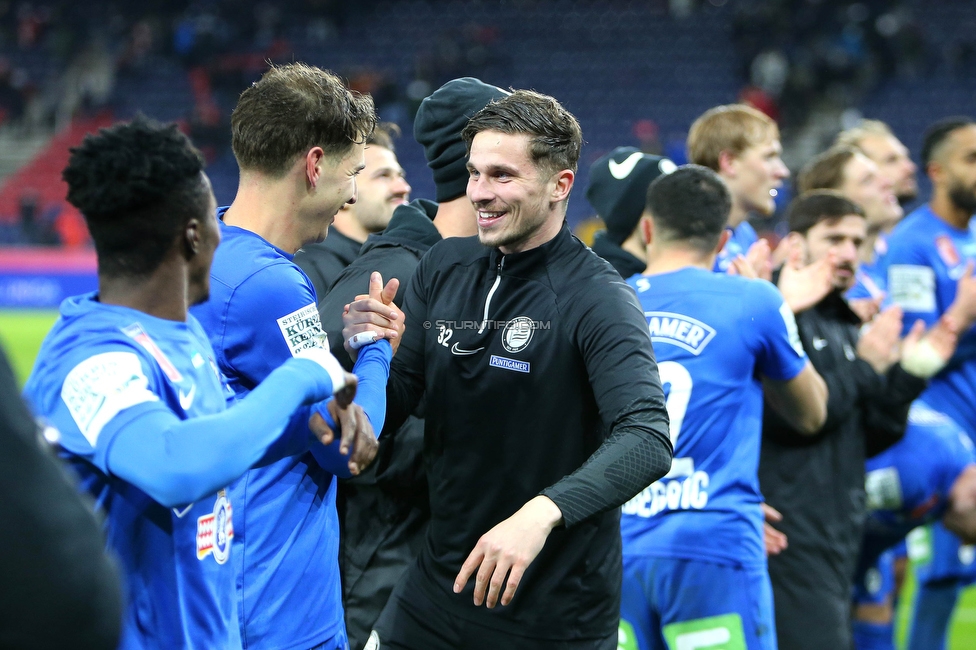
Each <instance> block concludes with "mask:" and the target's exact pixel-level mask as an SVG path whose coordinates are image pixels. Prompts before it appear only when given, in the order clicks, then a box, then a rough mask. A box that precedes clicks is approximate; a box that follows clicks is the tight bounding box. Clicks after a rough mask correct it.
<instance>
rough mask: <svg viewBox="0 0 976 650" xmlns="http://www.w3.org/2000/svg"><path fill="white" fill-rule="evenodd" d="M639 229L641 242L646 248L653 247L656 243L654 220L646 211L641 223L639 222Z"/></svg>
mask: <svg viewBox="0 0 976 650" xmlns="http://www.w3.org/2000/svg"><path fill="white" fill-rule="evenodd" d="M637 227H638V229H639V230H640V234H641V241H643V242H644V248H647V247H648V246H650V245H651V242H652V241H654V220H653V219H651V213H650V212H647V211H645V212H644V214H642V215H641V218H640V221H638V222H637Z"/></svg>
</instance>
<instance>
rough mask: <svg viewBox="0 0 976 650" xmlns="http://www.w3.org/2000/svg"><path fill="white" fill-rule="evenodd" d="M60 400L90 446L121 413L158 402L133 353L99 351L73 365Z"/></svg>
mask: <svg viewBox="0 0 976 650" xmlns="http://www.w3.org/2000/svg"><path fill="white" fill-rule="evenodd" d="M61 399H62V400H64V403H65V405H66V406H67V407H68V412H69V413H70V414H71V417H72V418H73V419H74V421H75V424H76V425H78V429H79V430H80V431H81V434H82V435H83V436H85V438H86V439H87V440H88V442H89V443H90V444H91V446H92V447H94V446H95V443H96V442H98V436H99V434H100V433H101V432H102V429H103V428H104V427H105V425H106V424H108V423H109V422H110V421H111V419H112V418H114V417H115V416H116V415H118V414H119V413H120V412H121V411H123V410H125V409H127V408H129V407H130V406H135V405H136V404H141V403H143V402H153V401H158V400H159V397H158V396H156V395H155V394H154V393H152V392H151V391H150V390H149V380H148V379H147V378H146V375H145V374H144V373H143V371H142V364H140V363H139V357H138V356H136V355H135V353H133V352H121V351H119V352H103V353H101V354H96V355H94V356H92V357H88V358H87V359H85V360H84V361H82V362H81V363H79V364H78V365H77V366H75V367H74V368H73V369H72V370H71V372H69V373H68V376H67V377H66V378H65V380H64V384H63V385H62V386H61Z"/></svg>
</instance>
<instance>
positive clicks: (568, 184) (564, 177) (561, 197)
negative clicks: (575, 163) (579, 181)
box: [549, 169, 576, 203]
mask: <svg viewBox="0 0 976 650" xmlns="http://www.w3.org/2000/svg"><path fill="white" fill-rule="evenodd" d="M575 180H576V174H575V173H574V172H573V170H572V169H564V170H562V171H560V172H558V173H556V176H555V181H556V184H555V186H554V187H553V189H552V194H550V196H549V200H550V201H551V202H552V203H559V202H560V201H565V200H566V199H568V198H569V193H570V191H572V189H573V181H575Z"/></svg>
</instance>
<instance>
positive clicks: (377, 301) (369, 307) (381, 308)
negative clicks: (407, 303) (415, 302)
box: [342, 271, 404, 361]
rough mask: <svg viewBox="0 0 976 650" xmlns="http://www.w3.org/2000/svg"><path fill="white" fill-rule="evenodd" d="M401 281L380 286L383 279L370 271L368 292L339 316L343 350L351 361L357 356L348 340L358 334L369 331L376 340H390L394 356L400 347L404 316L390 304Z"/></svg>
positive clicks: (397, 308) (355, 350)
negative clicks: (341, 326) (343, 341)
mask: <svg viewBox="0 0 976 650" xmlns="http://www.w3.org/2000/svg"><path fill="white" fill-rule="evenodd" d="M399 286H400V281H399V280H397V279H396V278H393V279H391V280H390V281H389V282H388V283H387V284H386V286H383V276H381V275H380V274H379V273H377V272H375V271H374V272H373V273H372V274H371V275H370V276H369V293H368V294H366V295H359V296H356V299H355V300H354V301H353V302H351V303H349V304H348V305H346V307H345V309H344V310H343V314H342V324H343V328H342V338H343V339H344V340H345V345H344V347H345V349H346V351H347V352H348V353H349V356H350V358H352V360H353V361H355V360H356V357H357V356H359V352H358V350H357V349H356V348H354V347H353V346H351V345H350V339H351V338H352V337H353V336H355V335H356V334H359V333H361V332H371V333H372V334H373V337H374V338H375V340H379V339H381V338H386V339H389V341H390V345H391V346H392V347H393V351H394V353H395V352H396V350H397V348H398V347H399V346H400V338H401V337H402V336H403V328H404V316H403V312H402V311H400V308H399V307H397V306H396V305H395V304H393V297H394V296H396V292H397V289H398V288H399Z"/></svg>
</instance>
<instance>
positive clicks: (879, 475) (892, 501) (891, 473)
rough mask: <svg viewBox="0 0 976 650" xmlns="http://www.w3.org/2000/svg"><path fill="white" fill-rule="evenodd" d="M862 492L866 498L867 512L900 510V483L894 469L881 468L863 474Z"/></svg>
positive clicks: (896, 471)
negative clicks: (865, 493)
mask: <svg viewBox="0 0 976 650" xmlns="http://www.w3.org/2000/svg"><path fill="white" fill-rule="evenodd" d="M864 491H865V492H867V496H868V499H867V501H868V503H867V506H868V510H898V509H900V508H901V504H902V496H901V481H900V479H899V477H898V470H897V469H895V468H894V467H882V468H881V469H876V470H873V471H871V472H868V473H867V474H865V476H864Z"/></svg>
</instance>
